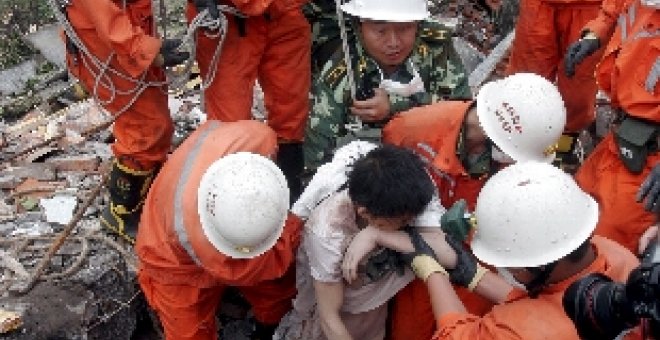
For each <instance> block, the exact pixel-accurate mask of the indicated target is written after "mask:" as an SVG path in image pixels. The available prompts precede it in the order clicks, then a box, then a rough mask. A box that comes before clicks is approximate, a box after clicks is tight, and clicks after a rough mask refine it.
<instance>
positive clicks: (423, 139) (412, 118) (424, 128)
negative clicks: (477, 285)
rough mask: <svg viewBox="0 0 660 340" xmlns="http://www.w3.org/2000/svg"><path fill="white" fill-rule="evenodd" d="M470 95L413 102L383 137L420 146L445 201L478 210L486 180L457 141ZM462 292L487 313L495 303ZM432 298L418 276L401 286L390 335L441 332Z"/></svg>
mask: <svg viewBox="0 0 660 340" xmlns="http://www.w3.org/2000/svg"><path fill="white" fill-rule="evenodd" d="M471 105H472V102H470V101H465V102H463V101H444V102H439V103H436V104H431V105H427V106H423V107H417V108H413V109H411V110H408V111H406V112H404V113H401V114H399V115H397V116H396V117H394V118H393V119H392V120H391V121H390V122H389V123H388V124H387V125H386V126H385V127H384V128H383V142H384V143H389V144H394V145H398V146H403V147H407V148H410V149H412V150H414V151H415V152H416V153H418V154H420V155H422V157H424V158H426V160H427V161H428V163H429V164H430V165H431V166H430V169H431V171H430V173H431V175H432V177H433V180H434V181H435V183H436V186H437V187H438V190H439V194H440V201H441V202H442V205H443V206H445V207H450V206H451V205H452V204H454V202H456V201H458V200H459V199H465V200H466V201H467V203H468V207H469V209H470V210H474V206H475V204H476V201H477V196H478V195H479V191H480V190H481V187H482V186H483V185H484V183H485V181H486V176H484V177H482V178H472V177H471V176H470V175H468V173H467V172H466V171H465V169H464V167H463V165H462V163H461V161H460V160H459V159H458V157H457V153H456V146H457V141H458V140H459V134H460V133H461V128H462V127H463V121H464V119H465V115H466V114H467V111H468V110H469V109H470V107H471ZM455 289H456V292H457V294H458V296H459V298H460V299H461V301H462V302H463V304H464V305H465V306H466V308H467V309H468V311H470V312H471V313H473V314H476V315H482V314H484V313H486V312H488V311H489V310H490V308H491V307H492V305H493V304H492V303H491V302H489V301H487V300H486V299H484V298H482V297H480V296H479V295H477V294H475V293H471V292H470V291H468V290H467V289H465V288H463V287H455ZM430 301H431V299H430V296H429V294H428V290H427V288H426V285H425V283H424V282H423V281H421V280H414V281H413V282H412V283H410V284H409V285H408V286H406V287H405V288H404V289H402V290H401V291H399V292H398V293H397V295H396V296H395V298H394V303H393V306H392V310H391V326H390V330H389V331H390V332H389V333H390V339H392V340H428V339H429V338H431V336H432V335H433V333H434V332H435V329H436V328H435V321H434V317H433V309H432V308H431V302H430Z"/></svg>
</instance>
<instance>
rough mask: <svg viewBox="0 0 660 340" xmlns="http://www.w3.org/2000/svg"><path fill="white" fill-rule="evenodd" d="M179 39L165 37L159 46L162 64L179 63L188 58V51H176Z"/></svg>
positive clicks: (167, 65)
mask: <svg viewBox="0 0 660 340" xmlns="http://www.w3.org/2000/svg"><path fill="white" fill-rule="evenodd" d="M179 45H181V39H165V40H163V44H162V45H161V46H160V55H161V56H163V66H165V67H170V66H174V65H179V64H181V63H183V62H184V61H186V60H188V58H190V53H188V52H181V51H177V50H176V49H177V48H178V47H179Z"/></svg>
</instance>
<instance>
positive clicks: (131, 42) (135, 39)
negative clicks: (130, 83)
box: [75, 0, 161, 78]
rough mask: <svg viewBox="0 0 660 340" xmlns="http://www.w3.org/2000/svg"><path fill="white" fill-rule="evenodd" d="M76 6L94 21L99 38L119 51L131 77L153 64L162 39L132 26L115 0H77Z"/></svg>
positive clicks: (123, 65) (118, 54)
mask: <svg viewBox="0 0 660 340" xmlns="http://www.w3.org/2000/svg"><path fill="white" fill-rule="evenodd" d="M75 6H79V7H80V9H81V11H82V12H83V13H84V14H85V16H86V17H87V19H88V20H89V22H91V23H93V24H94V26H95V28H96V32H97V34H98V37H99V40H101V41H102V42H103V43H104V44H106V45H107V46H108V47H109V48H110V49H112V50H113V51H114V52H115V53H116V54H117V55H116V58H117V62H118V63H119V65H120V66H121V67H122V69H124V70H125V71H126V72H128V74H129V75H130V76H132V77H134V78H137V77H138V76H139V75H140V74H142V73H144V72H145V71H146V70H147V69H148V68H149V67H150V66H151V64H152V63H153V61H154V59H155V58H156V56H157V55H158V53H159V51H160V45H161V42H160V40H159V39H158V38H155V37H152V36H149V35H147V34H146V33H145V32H144V31H143V30H142V28H140V27H138V26H135V25H133V23H131V21H130V19H129V17H128V15H127V14H126V12H125V11H123V10H122V9H121V8H119V7H118V6H117V5H116V4H115V3H114V2H113V1H111V0H78V1H76V3H75Z"/></svg>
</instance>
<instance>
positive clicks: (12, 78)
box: [0, 59, 37, 96]
mask: <svg viewBox="0 0 660 340" xmlns="http://www.w3.org/2000/svg"><path fill="white" fill-rule="evenodd" d="M36 68H37V63H36V61H34V60H33V59H30V60H28V61H24V62H22V63H20V64H18V65H16V66H14V67H12V68H9V69H6V70H2V71H0V79H2V81H1V82H0V94H2V95H3V96H9V95H12V94H19V93H22V92H23V91H24V89H25V85H26V84H27V83H28V80H30V79H31V78H34V76H36V75H37V71H36Z"/></svg>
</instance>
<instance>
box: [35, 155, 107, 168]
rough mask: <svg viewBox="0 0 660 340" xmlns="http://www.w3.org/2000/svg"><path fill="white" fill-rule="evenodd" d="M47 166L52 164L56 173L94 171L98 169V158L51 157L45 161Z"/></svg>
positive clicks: (82, 156)
mask: <svg viewBox="0 0 660 340" xmlns="http://www.w3.org/2000/svg"><path fill="white" fill-rule="evenodd" d="M46 163H47V164H52V165H53V167H54V168H55V169H56V170H57V171H76V172H84V171H96V170H97V169H98V167H99V164H100V160H99V157H98V156H96V155H93V154H91V155H90V154H83V155H62V156H57V157H51V158H49V159H47V160H46Z"/></svg>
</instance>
